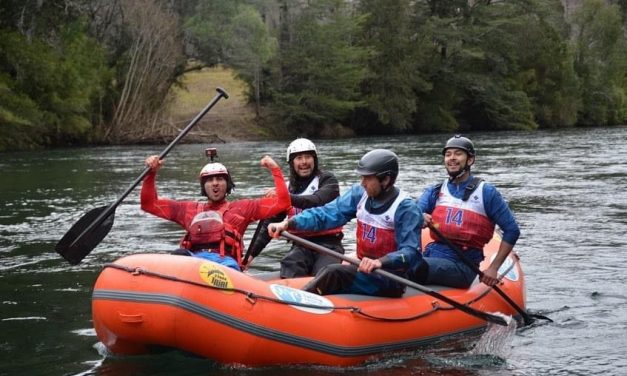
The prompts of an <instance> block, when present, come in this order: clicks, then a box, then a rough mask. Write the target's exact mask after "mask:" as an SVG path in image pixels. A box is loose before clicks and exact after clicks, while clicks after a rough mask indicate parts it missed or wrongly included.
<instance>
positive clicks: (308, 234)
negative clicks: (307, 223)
mask: <svg viewBox="0 0 627 376" xmlns="http://www.w3.org/2000/svg"><path fill="white" fill-rule="evenodd" d="M288 186H289V184H288ZM319 186H320V178H319V177H318V176H316V177H314V178H313V179H312V180H311V182H309V185H308V186H307V188H305V189H304V190H303V191H302V192H301V193H293V195H296V196H301V195H311V194H313V193H314V192H316V191H317V190H318V188H319ZM302 211H303V209H301V208H296V207H294V206H291V207H290V209H289V210H288V211H287V217H288V218H291V217H293V216H295V215H297V214H299V213H301V212H302ZM290 232H291V233H293V234H294V235H298V236H300V237H303V238H312V237H316V236H323V235H335V234H339V233H341V232H342V226H340V227H336V228H331V229H328V230H322V231H307V230H290Z"/></svg>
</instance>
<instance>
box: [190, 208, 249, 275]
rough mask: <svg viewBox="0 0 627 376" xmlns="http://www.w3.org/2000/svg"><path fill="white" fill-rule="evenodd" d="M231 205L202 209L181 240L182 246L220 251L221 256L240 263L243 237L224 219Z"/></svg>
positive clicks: (194, 249)
mask: <svg viewBox="0 0 627 376" xmlns="http://www.w3.org/2000/svg"><path fill="white" fill-rule="evenodd" d="M228 207H229V205H228V204H227V205H224V206H223V207H222V208H220V209H219V210H207V211H202V212H200V213H198V214H196V215H195V216H194V218H193V219H192V221H191V223H190V224H189V225H188V226H187V233H186V234H185V236H184V237H183V239H182V240H181V247H182V248H186V249H190V250H192V251H198V250H201V249H206V250H209V251H219V252H220V256H223V257H224V256H225V255H227V256H230V257H232V258H234V259H235V260H236V261H237V263H238V264H240V265H241V261H242V248H243V245H242V237H241V235H240V234H239V232H238V231H237V229H236V228H235V227H234V226H232V225H231V224H229V223H228V222H225V221H224V216H225V213H226V211H227V210H228Z"/></svg>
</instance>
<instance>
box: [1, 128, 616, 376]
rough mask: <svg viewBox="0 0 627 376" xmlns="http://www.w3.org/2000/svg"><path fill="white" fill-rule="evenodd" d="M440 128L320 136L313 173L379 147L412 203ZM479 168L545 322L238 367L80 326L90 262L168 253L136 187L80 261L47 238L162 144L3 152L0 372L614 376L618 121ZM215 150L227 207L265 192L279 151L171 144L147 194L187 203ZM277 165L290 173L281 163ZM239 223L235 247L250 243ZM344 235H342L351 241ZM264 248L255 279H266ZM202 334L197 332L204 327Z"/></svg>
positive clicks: (559, 135)
mask: <svg viewBox="0 0 627 376" xmlns="http://www.w3.org/2000/svg"><path fill="white" fill-rule="evenodd" d="M447 136H448V135H427V136H414V137H402V138H400V137H399V138H376V139H375V138H370V139H351V140H325V141H318V142H317V144H318V147H319V155H320V160H321V164H322V166H323V167H324V168H326V169H329V170H332V171H333V172H335V173H336V175H337V176H338V178H339V180H340V181H341V182H342V189H343V190H344V189H346V188H347V187H348V186H349V185H350V184H352V183H354V182H356V181H357V177H356V176H355V175H354V173H353V169H354V167H355V164H356V161H357V160H358V159H359V157H360V156H361V155H362V154H363V153H364V152H366V151H368V150H370V149H372V148H376V147H384V148H391V149H393V150H395V151H396V152H397V153H398V154H399V155H400V157H401V175H400V177H399V185H400V186H401V187H402V188H404V189H405V190H407V191H409V192H410V193H411V194H413V195H414V196H418V195H419V194H420V193H421V191H422V190H423V189H424V187H425V186H426V185H428V184H432V183H434V182H436V181H439V180H441V179H443V177H444V175H443V172H444V169H443V167H442V164H441V155H440V149H441V146H442V144H443V143H444V141H445V140H446V139H447ZM471 137H472V138H473V140H474V141H475V145H476V147H477V149H478V157H477V158H478V161H477V164H476V168H475V171H476V173H477V175H479V176H482V177H484V178H485V179H486V180H488V181H490V182H492V183H494V184H496V185H497V186H498V187H499V188H500V190H501V192H502V193H503V195H504V196H505V197H506V198H507V199H508V200H509V201H510V204H511V206H512V208H513V209H514V211H515V212H516V215H517V218H518V221H519V223H520V225H521V229H522V236H521V239H520V241H519V243H518V245H517V247H516V249H517V252H518V253H519V254H520V256H521V258H522V263H523V268H524V269H525V272H526V275H527V295H528V303H527V304H528V307H529V308H530V309H531V311H532V312H540V313H542V314H544V315H547V316H550V317H551V318H552V319H553V320H554V321H555V322H554V323H552V324H543V325H534V326H532V327H528V328H525V329H523V330H519V331H518V332H516V333H515V335H513V337H511V338H508V339H507V340H506V341H501V343H500V344H499V345H498V346H497V347H492V348H491V350H490V353H488V354H487V355H485V354H484V355H476V354H475V353H471V352H469V351H468V350H469V349H470V347H471V343H472V342H470V341H465V340H463V339H462V340H460V341H456V342H454V343H446V344H442V346H438V347H433V348H429V349H422V350H419V351H415V352H412V353H410V354H397V355H394V356H391V357H389V358H387V359H385V360H384V361H379V362H374V363H372V364H368V365H364V366H362V367H356V368H353V369H349V370H339V369H329V368H318V367H314V368H311V367H305V368H287V367H286V368H271V369H256V370H255V369H252V370H251V369H243V368H233V367H223V366H219V365H217V364H215V363H213V362H211V361H209V360H205V359H198V358H194V357H191V356H189V355H186V354H182V353H177V352H174V353H167V354H158V355H150V356H140V357H116V356H113V355H110V354H107V353H106V351H105V350H104V349H103V346H102V345H101V344H99V343H98V339H97V337H96V336H95V332H94V331H93V329H92V323H91V312H90V304H91V300H90V298H91V289H92V285H93V283H94V281H95V279H96V277H97V276H98V273H99V272H100V270H101V268H102V266H103V265H104V264H105V263H107V262H111V261H113V260H115V259H116V258H118V257H120V256H122V255H126V254H129V253H135V252H168V251H170V250H172V249H173V248H174V247H175V245H176V243H177V241H178V239H179V237H180V236H181V231H180V230H179V229H178V228H177V227H176V226H175V225H172V224H169V223H166V222H165V221H162V220H160V219H158V218H154V217H151V216H149V215H147V214H145V213H143V212H141V211H140V209H139V197H138V196H139V189H137V190H135V191H134V192H133V193H131V195H129V196H128V197H127V198H126V200H125V201H124V202H123V203H122V204H121V205H120V206H119V207H118V208H117V210H116V217H115V224H114V226H113V228H112V230H111V232H110V233H109V235H108V236H107V237H106V238H105V239H104V240H103V241H102V243H101V244H100V245H99V246H98V247H97V248H96V249H95V250H94V251H92V252H91V254H90V255H89V256H87V258H85V260H84V261H83V262H82V263H81V264H80V265H78V266H70V265H69V264H68V263H67V262H66V261H65V260H63V259H62V258H61V257H60V256H58V255H57V254H56V253H55V252H54V245H55V244H56V242H57V241H58V240H59V239H60V238H61V237H62V236H63V234H64V233H65V232H66V231H67V230H68V229H69V228H70V227H71V226H72V225H73V224H74V223H75V222H76V221H77V220H78V219H79V218H80V217H81V216H82V215H83V214H85V213H86V212H87V211H88V210H89V209H92V208H94V207H97V206H102V205H107V204H109V203H111V202H113V201H115V200H116V199H117V197H119V196H120V195H121V194H122V193H123V192H124V190H125V189H126V188H128V187H129V185H130V184H131V182H132V181H133V180H134V179H135V178H136V177H137V176H138V175H139V174H140V173H141V171H142V169H143V160H144V158H145V157H146V156H147V155H149V154H158V153H159V152H160V151H161V150H162V149H163V148H164V147H163V146H144V147H99V148H82V149H65V150H53V151H38V152H22V153H5V154H0V174H1V178H0V375H22V374H27V375H157V374H159V375H244V374H245V375H264V376H265V375H292V374H296V373H298V374H301V375H312V376H320V375H329V374H351V375H361V374H364V373H366V372H367V373H368V374H370V375H373V376H382V375H386V376H387V375H422V374H438V375H547V374H550V375H601V374H602V375H621V374H627V361H625V360H624V355H623V353H624V350H625V348H627V336H625V329H626V327H627V293H625V286H626V280H627V273H626V272H625V271H624V267H623V264H624V259H625V256H626V252H627V241H626V240H625V237H624V234H625V232H626V230H627V226H626V225H627V198H626V197H625V192H626V191H627V164H625V162H624V160H625V157H624V155H625V154H627V146H625V140H627V128H626V127H619V128H602V129H578V130H566V131H555V132H548V131H543V132H534V133H527V132H506V133H490V134H487V133H477V134H472V135H471ZM209 146H213V147H216V146H217V147H218V151H219V154H220V156H221V161H222V162H223V163H225V164H226V165H228V167H229V168H230V170H231V171H232V174H233V175H234V179H235V182H236V184H237V189H236V191H235V194H234V198H238V197H248V196H259V195H261V194H263V192H265V189H266V188H267V187H270V186H271V185H272V180H271V178H270V177H269V174H268V173H267V172H266V170H265V169H261V168H260V167H259V160H260V159H261V157H262V155H263V154H266V153H267V154H270V155H272V156H273V157H274V158H275V159H276V160H277V161H278V162H279V163H281V164H285V148H286V146H287V143H286V142H266V143H251V142H247V143H233V144H228V145H179V146H177V147H176V148H175V149H174V150H173V151H172V152H171V153H170V155H169V156H168V159H167V161H166V166H165V167H164V168H163V169H162V172H161V173H160V176H159V180H158V187H159V193H160V194H161V195H163V196H166V197H172V198H188V199H189V198H191V199H193V198H197V197H198V196H197V195H198V183H197V180H196V176H197V174H198V171H199V170H200V168H201V167H202V165H203V164H204V163H205V160H204V157H203V151H204V148H205V147H209ZM284 171H286V172H287V169H284ZM252 230H254V226H251V228H250V229H249V233H247V235H246V239H248V238H249V237H250V236H251V233H252ZM352 230H353V226H352V225H351V226H348V227H347V230H346V233H347V235H348V236H347V238H346V242H345V243H346V245H347V248H349V249H350V248H351V246H352V244H351V240H352V239H353V234H352ZM283 250H284V244H283V243H282V242H273V243H272V244H271V246H270V247H269V248H268V249H267V250H266V251H265V252H264V253H263V254H262V256H261V257H259V258H257V259H256V260H255V265H254V268H253V270H252V272H253V273H256V272H261V271H268V270H277V269H278V260H279V259H280V258H281V256H282V251H283ZM208 335H210V334H208Z"/></svg>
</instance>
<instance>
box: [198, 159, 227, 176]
mask: <svg viewBox="0 0 627 376" xmlns="http://www.w3.org/2000/svg"><path fill="white" fill-rule="evenodd" d="M212 175H229V171H228V170H227V169H226V167H224V165H223V164H222V163H217V162H211V163H207V164H206V165H205V167H203V168H202V170H200V175H199V176H198V177H199V178H200V179H202V178H204V177H207V176H212Z"/></svg>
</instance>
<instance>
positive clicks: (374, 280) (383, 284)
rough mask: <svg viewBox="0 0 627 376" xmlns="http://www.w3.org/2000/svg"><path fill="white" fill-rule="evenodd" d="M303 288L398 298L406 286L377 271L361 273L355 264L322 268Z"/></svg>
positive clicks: (325, 293)
mask: <svg viewBox="0 0 627 376" xmlns="http://www.w3.org/2000/svg"><path fill="white" fill-rule="evenodd" d="M303 290H305V291H308V292H311V293H314V294H319V295H330V294H361V295H373V296H385V297H389V298H398V297H400V296H402V295H403V293H404V292H405V286H404V285H401V284H400V283H397V282H395V281H393V280H391V279H389V278H387V277H385V276H382V275H379V274H376V273H361V272H359V271H358V270H357V266H355V265H341V264H334V265H329V266H327V267H325V268H324V269H322V270H321V271H320V273H318V274H317V275H316V278H314V279H312V280H311V281H309V283H307V285H305V287H303Z"/></svg>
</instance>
